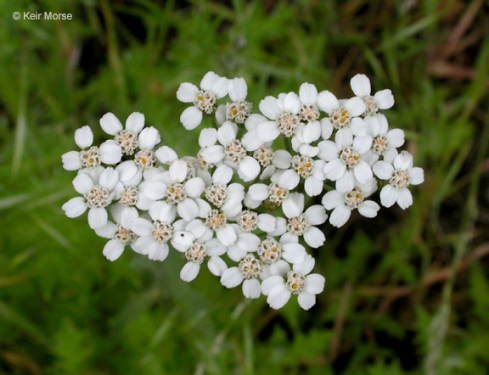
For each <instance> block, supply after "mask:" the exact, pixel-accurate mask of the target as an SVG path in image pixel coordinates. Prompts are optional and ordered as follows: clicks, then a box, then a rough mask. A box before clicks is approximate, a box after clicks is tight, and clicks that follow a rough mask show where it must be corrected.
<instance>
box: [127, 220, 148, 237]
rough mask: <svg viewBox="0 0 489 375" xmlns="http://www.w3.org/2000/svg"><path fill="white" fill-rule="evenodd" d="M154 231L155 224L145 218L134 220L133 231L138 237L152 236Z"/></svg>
mask: <svg viewBox="0 0 489 375" xmlns="http://www.w3.org/2000/svg"><path fill="white" fill-rule="evenodd" d="M152 229H153V224H152V223H151V222H149V221H148V220H146V219H143V218H137V219H134V221H133V222H132V225H131V230H132V231H133V232H134V233H136V234H137V235H138V236H150V235H151V230H152Z"/></svg>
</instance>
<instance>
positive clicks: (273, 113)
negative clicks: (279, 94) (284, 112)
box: [259, 96, 280, 120]
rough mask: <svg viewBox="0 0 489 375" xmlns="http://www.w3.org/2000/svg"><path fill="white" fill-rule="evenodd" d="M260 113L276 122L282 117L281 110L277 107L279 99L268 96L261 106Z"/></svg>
mask: <svg viewBox="0 0 489 375" xmlns="http://www.w3.org/2000/svg"><path fill="white" fill-rule="evenodd" d="M259 107H260V111H261V113H263V114H264V115H265V116H266V117H268V118H269V119H272V120H275V119H277V117H278V116H279V115H280V108H279V107H278V105H277V99H276V98H274V97H273V96H267V97H265V99H262V101H261V102H260V104H259Z"/></svg>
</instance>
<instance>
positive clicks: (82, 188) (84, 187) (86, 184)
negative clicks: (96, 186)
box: [73, 173, 93, 194]
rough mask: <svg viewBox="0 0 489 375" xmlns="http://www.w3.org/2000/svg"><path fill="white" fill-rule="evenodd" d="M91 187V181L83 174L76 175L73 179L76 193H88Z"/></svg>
mask: <svg viewBox="0 0 489 375" xmlns="http://www.w3.org/2000/svg"><path fill="white" fill-rule="evenodd" d="M92 186H93V180H92V179H91V178H90V176H89V175H87V174H85V173H78V175H77V176H76V177H75V178H74V179H73V187H74V188H75V190H76V192H77V193H80V194H85V193H88V192H89V191H90V189H91V188H92Z"/></svg>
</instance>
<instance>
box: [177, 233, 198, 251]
mask: <svg viewBox="0 0 489 375" xmlns="http://www.w3.org/2000/svg"><path fill="white" fill-rule="evenodd" d="M194 241H195V236H194V235H193V234H192V233H190V232H187V231H185V230H179V231H176V232H175V233H174V234H173V237H172V240H171V243H172V245H174V246H175V248H179V249H188V248H189V247H190V246H191V245H192V244H193V242H194Z"/></svg>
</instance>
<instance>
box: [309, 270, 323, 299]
mask: <svg viewBox="0 0 489 375" xmlns="http://www.w3.org/2000/svg"><path fill="white" fill-rule="evenodd" d="M325 282H326V279H325V278H324V276H322V275H320V274H318V273H313V274H311V275H307V277H306V292H307V293H310V294H319V293H322V291H323V290H324V284H325Z"/></svg>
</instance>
